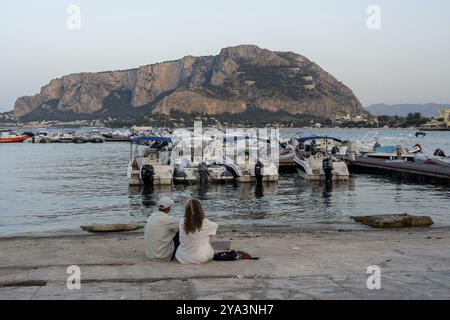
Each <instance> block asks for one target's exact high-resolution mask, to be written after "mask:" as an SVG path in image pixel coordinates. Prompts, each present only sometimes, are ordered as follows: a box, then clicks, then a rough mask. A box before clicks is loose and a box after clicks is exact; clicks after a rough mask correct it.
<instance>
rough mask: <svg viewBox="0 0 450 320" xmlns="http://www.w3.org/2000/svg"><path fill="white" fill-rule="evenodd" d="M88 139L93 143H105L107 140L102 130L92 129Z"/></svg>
mask: <svg viewBox="0 0 450 320" xmlns="http://www.w3.org/2000/svg"><path fill="white" fill-rule="evenodd" d="M88 141H89V142H91V143H103V142H105V138H104V137H103V136H102V134H101V133H100V131H98V130H92V131H91V132H90V133H89V136H88Z"/></svg>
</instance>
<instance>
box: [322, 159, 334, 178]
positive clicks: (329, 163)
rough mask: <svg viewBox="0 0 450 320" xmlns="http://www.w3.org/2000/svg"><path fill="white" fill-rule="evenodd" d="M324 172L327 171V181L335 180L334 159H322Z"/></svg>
mask: <svg viewBox="0 0 450 320" xmlns="http://www.w3.org/2000/svg"><path fill="white" fill-rule="evenodd" d="M322 168H323V172H325V181H326V182H331V181H332V180H333V160H332V159H331V158H325V159H323V161H322Z"/></svg>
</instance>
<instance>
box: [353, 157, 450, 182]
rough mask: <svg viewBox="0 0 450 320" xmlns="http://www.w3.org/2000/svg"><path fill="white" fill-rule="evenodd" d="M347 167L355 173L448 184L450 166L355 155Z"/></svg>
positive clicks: (408, 180)
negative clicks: (354, 158)
mask: <svg viewBox="0 0 450 320" xmlns="http://www.w3.org/2000/svg"><path fill="white" fill-rule="evenodd" d="M349 169H350V170H351V172H355V173H369V174H378V175H387V176H390V177H392V178H397V179H401V180H403V181H407V182H420V183H432V184H443V185H447V186H450V166H447V165H441V164H429V163H418V162H404V161H398V160H385V159H377V158H368V157H357V158H356V160H354V161H350V163H349Z"/></svg>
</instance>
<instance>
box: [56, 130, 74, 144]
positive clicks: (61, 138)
mask: <svg viewBox="0 0 450 320" xmlns="http://www.w3.org/2000/svg"><path fill="white" fill-rule="evenodd" d="M74 137H75V131H73V130H66V131H64V132H63V133H62V134H58V135H57V137H56V139H57V140H58V142H61V143H71V142H72V141H73V138H74Z"/></svg>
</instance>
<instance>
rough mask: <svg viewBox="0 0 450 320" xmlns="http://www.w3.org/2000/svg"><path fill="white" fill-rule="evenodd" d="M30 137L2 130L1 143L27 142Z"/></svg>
mask: <svg viewBox="0 0 450 320" xmlns="http://www.w3.org/2000/svg"><path fill="white" fill-rule="evenodd" d="M28 138H29V136H27V135H18V134H17V133H15V132H13V131H11V130H0V143H15V142H23V141H25V140H27V139H28Z"/></svg>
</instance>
